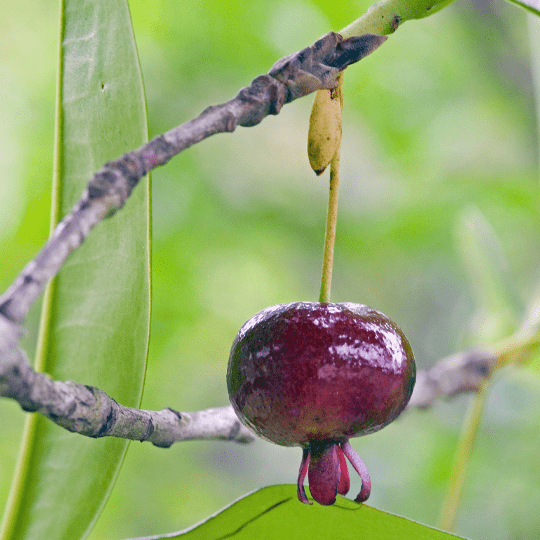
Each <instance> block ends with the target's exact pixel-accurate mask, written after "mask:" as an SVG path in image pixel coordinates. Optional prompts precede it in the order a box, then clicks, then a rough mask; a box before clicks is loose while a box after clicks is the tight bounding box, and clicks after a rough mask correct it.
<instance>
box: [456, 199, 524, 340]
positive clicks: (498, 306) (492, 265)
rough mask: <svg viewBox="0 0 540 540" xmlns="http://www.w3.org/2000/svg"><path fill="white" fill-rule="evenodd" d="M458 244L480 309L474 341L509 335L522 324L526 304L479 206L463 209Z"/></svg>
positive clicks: (498, 241)
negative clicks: (521, 299) (516, 287)
mask: <svg viewBox="0 0 540 540" xmlns="http://www.w3.org/2000/svg"><path fill="white" fill-rule="evenodd" d="M457 244H458V248H459V250H460V253H461V257H462V260H463V264H464V266H465V269H466V270H467V273H468V274H469V278H470V282H471V285H472V290H473V294H474V296H475V301H476V307H477V310H478V311H477V314H476V316H475V318H474V321H473V326H474V329H473V335H474V341H475V342H479V343H484V344H485V343H492V342H493V341H495V340H498V339H501V338H503V337H507V336H508V335H509V334H511V333H512V332H513V331H514V330H515V329H516V327H517V326H518V323H519V318H520V314H521V313H522V312H523V306H522V305H521V302H520V300H519V296H518V294H517V292H516V290H515V285H514V280H513V278H512V276H511V274H510V272H509V269H508V263H507V261H506V257H505V255H504V252H503V249H502V247H501V243H500V240H499V238H498V237H497V235H496V233H495V231H494V230H493V228H492V226H491V224H490V223H489V222H488V221H487V219H486V218H485V216H484V215H483V214H482V213H481V212H480V210H478V209H477V208H475V207H469V208H467V209H466V210H465V211H463V213H462V215H461V219H460V220H459V222H458V225H457Z"/></svg>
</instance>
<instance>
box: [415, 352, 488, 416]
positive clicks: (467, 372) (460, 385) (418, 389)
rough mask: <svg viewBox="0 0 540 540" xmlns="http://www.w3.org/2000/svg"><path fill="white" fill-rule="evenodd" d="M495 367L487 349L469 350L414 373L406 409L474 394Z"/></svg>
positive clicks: (423, 406)
mask: <svg viewBox="0 0 540 540" xmlns="http://www.w3.org/2000/svg"><path fill="white" fill-rule="evenodd" d="M496 364H497V358H496V356H494V355H493V352H492V351H488V350H487V349H486V350H483V349H472V350H469V351H465V352H461V353H458V354H454V355H452V356H448V357H446V358H443V359H442V360H439V361H438V362H437V363H436V364H435V365H434V366H433V367H432V368H431V369H429V370H427V371H426V370H420V371H418V373H417V375H416V385H415V387H414V391H413V394H412V396H411V400H410V401H409V404H408V407H409V408H411V407H418V408H420V409H425V408H428V407H430V406H431V405H433V403H434V402H435V401H436V400H437V399H441V398H449V397H454V396H457V395H459V394H463V393H466V392H477V391H478V390H479V389H480V388H481V386H482V384H483V383H484V381H485V380H486V379H487V378H488V377H489V376H490V375H491V373H492V371H493V369H494V368H495V366H496Z"/></svg>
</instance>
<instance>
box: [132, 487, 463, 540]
mask: <svg viewBox="0 0 540 540" xmlns="http://www.w3.org/2000/svg"><path fill="white" fill-rule="evenodd" d="M161 538H171V539H172V538H177V539H181V540H198V539H201V540H203V539H204V540H218V539H224V538H234V539H235V540H242V539H246V540H248V539H250V540H251V539H253V538H257V539H263V540H274V539H276V540H278V539H279V540H281V539H282V538H290V539H294V540H313V539H316V538H321V539H322V538H324V539H327V538H342V539H348V538H350V539H353V538H354V539H356V538H369V539H370V540H419V539H422V540H451V539H452V538H460V537H458V536H455V535H453V534H450V533H446V532H443V531H440V530H438V529H433V528H431V527H427V526H426V525H422V524H420V523H416V522H414V521H411V520H408V519H406V518H403V517H400V516H396V515H393V514H388V513H386V512H383V511H381V510H377V509H376V508H371V507H370V506H366V505H365V504H362V505H360V504H357V503H355V502H353V501H351V500H349V499H346V498H344V497H341V496H338V499H337V502H336V504H334V505H333V506H320V505H318V504H314V505H312V506H308V505H305V504H302V503H300V502H299V501H298V499H297V498H296V486H292V485H276V486H269V487H265V488H262V489H260V490H258V491H255V492H253V493H250V494H248V495H246V496H244V497H242V498H240V499H238V500H237V501H235V502H234V503H233V504H231V505H230V506H228V507H226V508H224V509H223V510H221V511H220V512H218V513H217V514H214V515H213V516H211V517H210V518H208V519H207V520H206V521H203V522H202V523H200V524H198V525H197V526H195V527H192V528H190V529H187V530H185V531H180V532H179V533H177V534H176V535H171V534H167V535H163V536H151V537H146V538H145V539H143V538H140V539H132V540H159V539H161Z"/></svg>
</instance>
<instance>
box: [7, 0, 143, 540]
mask: <svg viewBox="0 0 540 540" xmlns="http://www.w3.org/2000/svg"><path fill="white" fill-rule="evenodd" d="M60 42H61V50H60V59H59V66H60V70H59V72H60V74H59V81H58V98H57V129H56V141H55V178H54V186H53V211H52V224H53V225H55V224H56V223H57V222H58V221H59V219H60V218H61V217H63V216H64V215H66V214H67V213H69V211H70V210H71V208H72V207H73V206H74V204H75V203H76V202H77V201H78V199H79V198H80V196H81V194H82V192H83V191H84V189H85V187H86V185H87V182H88V180H89V178H90V177H91V176H92V174H93V173H94V172H95V171H96V170H98V169H99V168H100V167H101V166H102V165H103V163H105V162H107V161H109V160H111V159H114V158H117V157H118V156H120V155H122V154H123V153H125V152H127V151H129V150H132V149H133V148H135V147H138V146H140V145H141V144H142V143H144V142H145V141H146V139H147V125H146V110H145V97H144V91H143V86H142V78H141V73H140V68H139V63H138V57H137V52H136V47H135V42H134V38H133V32H132V28H131V20H130V15H129V9H128V6H127V2H126V1H125V0H106V1H103V0H100V1H92V2H91V1H87V0H64V2H63V4H62V15H61V39H60ZM149 233H150V195H149V180H146V179H145V180H143V181H141V185H140V186H138V187H137V188H136V189H135V190H134V192H133V194H132V196H131V197H130V198H129V200H128V201H127V203H126V205H125V207H124V208H123V209H122V210H121V211H120V212H119V214H118V215H117V216H115V218H114V219H112V220H106V221H105V222H103V223H101V224H99V225H98V226H97V227H96V228H95V230H93V231H92V233H91V234H90V236H89V237H88V239H87V240H86V241H85V242H84V244H83V245H82V246H81V247H80V248H79V249H78V250H77V251H76V252H75V253H73V254H72V255H71V256H70V258H69V259H68V260H67V262H66V264H65V266H64V268H63V269H62V271H61V272H60V274H59V275H58V277H57V278H56V279H55V281H54V282H53V283H52V284H50V285H49V287H48V289H47V292H46V295H45V299H44V304H43V313H42V323H41V330H40V343H39V346H38V353H37V358H36V369H38V370H40V371H45V372H47V373H49V374H50V375H51V377H52V378H54V379H59V380H73V381H76V382H79V383H83V384H87V385H93V386H97V387H99V388H102V389H103V390H105V391H106V392H107V393H108V394H109V395H110V396H111V397H113V398H114V399H115V400H117V401H118V402H120V403H122V404H123V405H127V406H132V407H137V406H138V405H139V403H140V399H141V395H142V388H143V383H144V374H145V367H146V355H147V350H148V339H149V318H150V239H149ZM126 449H127V442H126V441H123V440H118V439H100V440H93V439H88V438H86V437H82V436H81V435H76V434H72V433H69V432H67V431H65V430H63V429H62V428H60V427H58V426H56V425H54V424H52V423H51V422H49V421H48V420H45V419H44V418H42V417H39V416H38V415H33V416H32V417H30V418H29V420H28V423H27V428H26V430H25V440H24V442H23V449H22V451H21V456H20V460H19V466H18V471H17V474H16V480H15V482H14V485H13V487H12V493H11V494H10V500H9V503H8V508H7V510H6V515H5V518H4V524H3V529H2V533H1V534H0V538H2V540H7V539H9V540H15V539H17V540H23V539H30V538H47V539H49V540H55V539H66V540H67V539H69V540H77V539H80V538H84V537H85V536H87V534H88V532H89V531H90V529H91V527H92V525H93V523H94V522H95V520H96V519H97V516H98V515H99V512H100V511H101V509H102V508H103V506H104V504H105V501H106V500H107V497H108V495H109V493H110V491H111V489H112V486H113V484H114V481H115V479H116V476H117V474H118V471H119V469H120V466H121V463H122V460H123V457H124V455H125V452H126Z"/></svg>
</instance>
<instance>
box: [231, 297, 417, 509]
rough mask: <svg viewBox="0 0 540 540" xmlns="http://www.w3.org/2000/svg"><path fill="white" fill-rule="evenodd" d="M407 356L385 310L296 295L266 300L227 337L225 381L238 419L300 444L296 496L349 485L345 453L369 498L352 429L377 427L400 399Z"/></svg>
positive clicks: (317, 495)
mask: <svg viewBox="0 0 540 540" xmlns="http://www.w3.org/2000/svg"><path fill="white" fill-rule="evenodd" d="M415 379H416V366H415V362H414V356H413V352H412V349H411V346H410V345H409V342H408V341H407V338H406V337H405V336H404V334H403V332H402V331H401V330H400V329H399V328H398V326H397V325H396V324H395V323H394V322H392V321H391V320H390V319H389V318H388V317H386V315H384V314H382V313H381V312H380V311H377V310H375V309H373V308H370V307H368V306H365V305H362V304H354V303H316V302H295V303H291V304H279V305H276V306H272V307H269V308H266V309H265V310H263V311H261V312H259V313H257V314H256V315H254V316H253V317H252V318H251V319H249V320H248V321H247V322H246V323H245V324H244V325H243V326H242V328H241V329H240V331H239V333H238V335H237V336H236V339H235V340H234V342H233V345H232V349H231V354H230V358H229V366H228V369H227V387H228V390H229V397H230V400H231V403H232V406H233V408H234V410H235V412H236V414H237V415H238V417H239V419H240V420H241V421H242V422H243V423H244V424H245V425H246V426H248V427H249V428H251V429H252V430H253V431H254V432H255V433H256V434H257V435H259V436H261V437H262V438H264V439H266V440H268V441H271V442H273V443H276V444H279V445H282V446H300V447H301V448H302V450H303V452H302V461H301V464H300V471H299V475H298V482H297V486H298V499H299V500H300V501H301V502H303V503H306V504H311V502H310V500H309V499H308V497H307V495H306V491H305V488H304V481H305V478H306V476H307V477H308V482H309V490H310V493H311V496H312V498H313V499H314V500H315V501H316V502H318V503H319V504H323V505H330V504H333V503H334V502H335V501H336V496H337V494H338V493H339V494H340V495H345V494H346V493H347V492H348V491H349V487H350V482H349V473H348V470H347V462H346V460H348V461H349V462H350V463H351V465H352V466H353V468H354V469H355V470H356V472H357V473H358V474H359V476H360V478H361V480H362V489H361V491H360V493H359V494H358V496H357V497H356V499H355V500H356V501H357V502H364V501H366V500H367V499H368V497H369V495H370V491H371V481H370V477H369V473H368V470H367V467H366V466H365V464H364V462H363V461H362V459H361V458H360V457H359V456H358V454H357V453H356V452H355V450H354V449H353V448H352V446H351V444H350V443H349V439H350V438H351V437H359V436H361V435H367V434H369V433H373V432H375V431H378V430H379V429H382V428H383V427H384V426H386V425H388V424H389V423H390V422H392V421H393V420H395V419H396V418H397V417H398V415H399V414H400V413H401V412H402V411H403V409H405V407H406V405H407V403H408V401H409V399H410V397H411V394H412V391H413V387H414V383H415Z"/></svg>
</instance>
